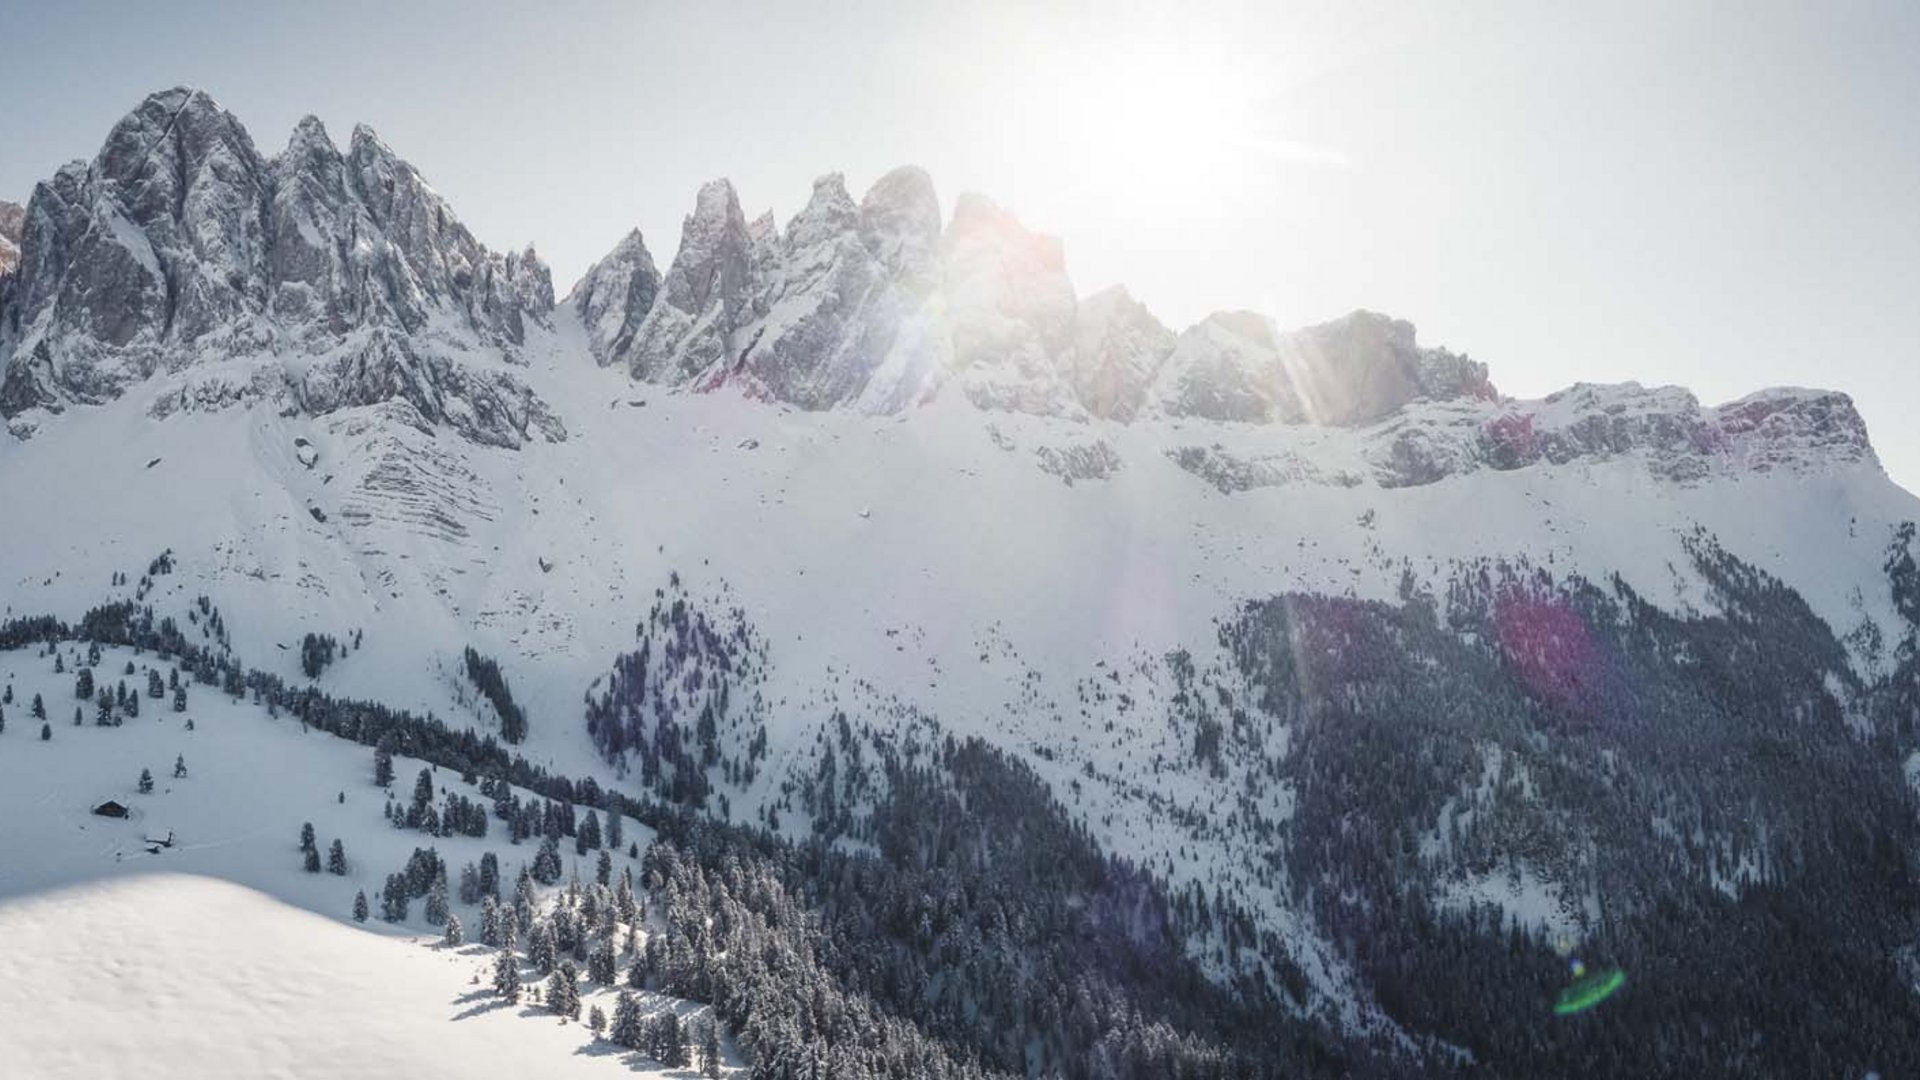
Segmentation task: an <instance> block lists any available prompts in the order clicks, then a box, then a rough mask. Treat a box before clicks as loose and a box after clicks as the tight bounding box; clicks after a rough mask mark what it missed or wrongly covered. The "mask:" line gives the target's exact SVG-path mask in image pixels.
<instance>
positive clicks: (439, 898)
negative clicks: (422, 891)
mask: <svg viewBox="0 0 1920 1080" xmlns="http://www.w3.org/2000/svg"><path fill="white" fill-rule="evenodd" d="M426 914H427V925H429V926H439V925H441V924H442V923H445V922H446V921H447V919H448V917H449V913H448V911H447V880H446V879H445V878H436V879H435V880H434V882H433V886H432V887H431V888H429V889H428V890H427V913H426Z"/></svg>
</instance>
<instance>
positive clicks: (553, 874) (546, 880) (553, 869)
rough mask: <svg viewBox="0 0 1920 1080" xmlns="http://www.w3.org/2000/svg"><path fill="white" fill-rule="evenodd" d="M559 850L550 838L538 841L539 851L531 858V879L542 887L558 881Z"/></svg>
mask: <svg viewBox="0 0 1920 1080" xmlns="http://www.w3.org/2000/svg"><path fill="white" fill-rule="evenodd" d="M560 870H561V867H560V850H559V848H558V847H557V846H556V845H555V844H554V841H553V838H552V837H547V838H546V839H544V840H542V841H540V850H539V852H538V853H536V854H535V855H534V857H533V877H534V880H535V881H538V882H539V883H540V884H542V885H552V884H554V883H556V882H558V881H559V880H560Z"/></svg>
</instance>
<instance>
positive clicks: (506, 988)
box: [493, 948, 520, 1004]
mask: <svg viewBox="0 0 1920 1080" xmlns="http://www.w3.org/2000/svg"><path fill="white" fill-rule="evenodd" d="M493 992H494V993H496V994H499V995H500V996H501V997H503V998H506V999H507V1000H508V1001H511V1002H514V1003H515V1004H518V1003H519V1001H520V959H519V957H516V956H514V955H513V949H512V948H505V949H501V950H500V955H499V956H496V957H494V958H493Z"/></svg>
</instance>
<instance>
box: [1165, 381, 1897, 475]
mask: <svg viewBox="0 0 1920 1080" xmlns="http://www.w3.org/2000/svg"><path fill="white" fill-rule="evenodd" d="M1341 434H1342V437H1341V438H1339V439H1336V440H1317V441H1313V442H1311V443H1307V442H1298V443H1296V442H1292V441H1288V440H1277V441H1276V440H1266V441H1265V442H1263V443H1262V442H1248V441H1241V442H1240V443H1239V444H1238V445H1234V446H1227V445H1223V444H1221V443H1219V442H1215V443H1213V444H1211V445H1206V446H1199V445H1193V446H1181V447H1176V448H1174V449H1171V450H1169V451H1168V452H1167V456H1168V458H1169V459H1171V460H1172V461H1173V462H1174V463H1175V464H1177V465H1179V466H1180V467H1181V468H1183V469H1186V470H1187V471H1188V472H1191V473H1193V474H1195V475H1196V476H1199V477H1200V478H1201V479H1203V480H1206V481H1207V482H1208V483H1210V484H1213V485H1214V486H1215V487H1218V488H1219V489H1220V490H1221V491H1224V492H1236V491H1246V490H1249V489H1252V488H1260V487H1283V486H1291V485H1309V486H1310V485H1331V486H1337V487H1355V486H1359V485H1361V484H1365V483H1372V484H1375V485H1378V486H1379V487H1382V488H1402V487H1422V486H1425V485H1428V484H1435V483H1439V482H1440V481H1443V480H1447V479H1450V478H1453V477H1458V476H1465V475H1468V474H1471V473H1477V472H1483V471H1489V470H1490V471H1495V472H1511V471H1514V470H1518V469H1528V468H1553V467H1560V466H1581V465H1588V464H1598V463H1602V462H1607V461H1613V460H1615V459H1621V460H1625V461H1631V462H1636V463H1637V464H1638V465H1639V466H1641V467H1643V468H1644V469H1645V470H1646V472H1647V474H1648V475H1650V476H1652V477H1654V478H1656V479H1659V480H1664V481H1668V482H1671V483H1676V484H1681V485H1690V484H1694V483H1697V482H1700V481H1703V480H1708V479H1710V478H1713V477H1715V476H1729V475H1752V474H1756V473H1771V472H1800V473H1806V472H1819V471H1824V470H1829V469H1833V468H1836V467H1844V466H1848V465H1855V464H1861V463H1867V464H1877V463H1878V459H1877V458H1876V457H1875V455H1874V452H1873V447H1872V445H1871V444H1870V443H1869V442H1868V441H1867V430H1866V425H1865V423H1864V422H1863V421H1862V420H1861V419H1860V414H1859V413H1858V412H1857V411H1856V410H1855V409H1854V406H1853V401H1852V399H1850V398H1849V397H1847V395H1845V394H1840V393H1835V392H1832V391H1823V390H1799V389H1792V388H1779V389H1772V390H1764V391H1761V392H1760V393H1757V394H1752V395H1749V396H1747V397H1744V398H1741V399H1739V400H1737V401H1733V402H1729V403H1727V404H1725V405H1720V406H1717V407H1707V406H1703V405H1701V404H1700V402H1699V400H1698V399H1696V398H1695V397H1694V396H1693V395H1692V394H1690V393H1688V392H1687V391H1685V390H1682V389H1680V388H1679V387H1674V386H1666V387H1644V386H1640V385H1639V384H1637V383H1624V384H1621V385H1617V386H1596V385H1592V384H1586V383H1583V384H1580V385H1577V386H1573V387H1570V388H1568V389H1566V390H1563V391H1561V392H1559V393H1557V394H1551V395H1549V396H1547V397H1545V398H1542V399H1539V400H1537V401H1513V400H1495V399H1492V398H1482V397H1476V396H1471V395H1467V396H1455V397H1452V398H1449V399H1439V400H1435V399H1428V400H1422V401H1417V402H1414V403H1411V404H1409V405H1406V406H1404V407H1402V408H1401V409H1399V410H1397V411H1395V412H1394V413H1393V414H1391V415H1389V416H1387V417H1385V418H1383V419H1381V420H1380V421H1378V422H1376V423H1373V424H1368V425H1364V426H1360V427H1356V428H1353V429H1350V430H1349V431H1346V432H1343V433H1341Z"/></svg>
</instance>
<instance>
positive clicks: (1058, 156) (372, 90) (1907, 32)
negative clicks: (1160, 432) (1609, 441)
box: [0, 0, 1920, 488]
mask: <svg viewBox="0 0 1920 1080" xmlns="http://www.w3.org/2000/svg"><path fill="white" fill-rule="evenodd" d="M0 26H4V27H6V31H7V33H6V38H7V44H6V46H5V50H6V54H7V57H8V63H7V64H6V65H4V66H0V97H3V98H4V100H6V101H7V102H8V103H9V109H8V122H7V125H6V128H5V130H4V134H0V198H9V199H15V200H18V201H22V202H24V201H25V200H26V199H27V197H28V196H29V195H30V193H31V191H32V188H33V184H34V183H35V182H37V181H38V180H40V179H43V178H45V177H47V176H49V175H51V174H52V172H53V171H54V169H55V168H57V167H58V166H59V165H60V164H61V163H63V162H65V161H68V160H72V159H75V158H85V157H90V156H91V155H92V154H93V153H94V152H95V151H96V150H97V149H98V147H99V145H100V142H101V140H102V139H103V138H104V136H105V134H106V132H107V130H108V128H109V127H110V126H111V125H112V124H113V123H114V121H116V120H117V119H118V118H119V117H120V116H122V115H123V114H124V113H125V112H126V111H127V110H128V109H130V108H131V107H132V106H133V105H134V104H136V103H137V102H138V101H139V100H140V99H141V98H142V97H143V96H145V95H146V94H147V93H150V92H152V91H154V90H157V89H161V88H164V87H168V86H173V85H178V84H187V85H193V86H198V87H201V88H204V89H206V90H208V91H209V92H211V93H212V94H213V95H214V96H215V97H216V98H218V99H219V100H220V101H221V102H222V103H223V104H224V105H226V106H227V107H228V108H230V109H232V110H233V111H234V112H235V113H236V114H237V115H239V117H240V118H241V119H242V120H243V121H244V122H245V123H246V124H247V126H248V128H249V130H251V132H252V133H253V136H254V138H255V140H256V141H257V142H258V143H259V144H260V146H261V149H262V151H263V152H265V153H274V152H277V151H278V150H279V148H280V147H281V146H282V145H283V144H284V140H285V139H286V137H287V134H288V133H289V132H290V131H291V130H292V127H293V125H294V123H295V121H296V120H298V118H299V117H301V116H303V115H305V114H307V113H313V114H316V115H318V116H320V117H321V119H323V120H324V121H326V123H327V124H328V127H329V129H330V130H331V131H332V132H333V134H334V135H335V137H336V139H339V140H342V141H344V138H345V136H346V134H347V132H348V131H350V130H351V128H352V126H353V125H354V124H355V123H358V122H362V121H364V122H366V123H369V124H371V125H372V126H373V127H374V128H375V129H377V130H378V131H379V132H380V133H381V135H382V137H383V138H385V139H386V141H387V142H388V143H390V144H391V145H392V146H393V147H394V148H395V150H396V151H398V152H399V153H400V154H401V155H402V156H404V157H406V158H407V159H409V160H410V161H412V162H414V163H415V164H416V165H417V166H419V167H420V169H421V170H422V171H423V172H424V173H425V174H426V176H427V177H428V179H429V180H430V181H431V182H432V183H433V184H434V185H435V186H436V187H437V188H439V189H440V191H441V192H442V193H444V194H445V195H446V196H447V198H448V199H449V200H450V201H451V202H452V204H453V206H454V207H455V208H456V209H457V210H458V212H459V213H460V214H461V216H462V218H463V219H464V220H465V221H466V223H467V224H468V225H469V227H471V228H472V229H473V231H474V233H475V234H476V235H477V236H478V237H479V238H480V239H481V240H482V241H483V242H484V243H487V244H488V245H490V246H493V247H496V248H509V247H517V246H519V245H522V244H525V243H527V242H529V241H531V242H534V243H536V244H537V245H538V247H539V249H540V252H541V254H542V255H543V257H545V258H546V259H547V260H548V261H549V262H550V263H551V264H552V266H553V269H554V278H555V283H556V287H557V288H558V290H559V291H561V292H564V291H565V290H566V289H567V288H568V287H569V286H570V285H571V284H572V282H573V281H574V280H575V279H576V278H577V277H578V276H579V275H580V273H581V272H582V271H584V270H585V268H586V267H587V265H588V264H589V263H590V262H592V261H593V260H594V259H596V258H598V257H599V256H600V255H602V254H604V253H605V252H606V251H607V250H608V249H610V248H611V247H612V246H613V244H614V243H615V241H616V240H617V239H618V238H619V237H620V236H621V235H622V234H624V233H625V232H626V231H627V230H628V229H630V228H632V227H633V226H635V225H638V226H640V227H641V229H642V230H643V232H644V233H645V235H646V238H647V243H648V246H649V247H650V248H651V250H652V251H653V253H654V256H655V258H656V259H657V260H658V261H659V262H660V263H661V265H662V266H663V267H664V266H665V264H666V263H667V262H668V261H669V260H670V259H671V258H672V256H673V252H674V249H675V247H676V246H677V244H678V240H679V223H680V219H681V217H682V215H684V214H685V213H686V212H687V210H688V209H689V208H690V207H691V205H692V200H693V193H694V191H695V189H696V188H697V187H698V185H699V184H700V183H701V182H702V181H704V180H707V179H711V178H713V177H715V176H727V177H729V178H731V179H732V180H733V181H734V183H735V185H736V187H737V188H738V189H739V191H740V194H741V199H742V201H743V203H744V204H745V207H746V209H747V210H748V212H749V213H750V214H752V213H757V212H758V211H760V210H761V209H765V208H772V209H773V210H774V212H775V214H776V216H777V217H779V218H780V219H781V220H782V221H783V222H784V220H785V219H786V217H787V216H789V215H791V214H792V213H793V212H794V211H796V210H798V209H799V208H800V206H801V205H802V204H803V203H804V201H805V199H806V197H807V195H808V193H809V190H810V184H811V181H812V179H813V178H814V177H816V176H818V175H820V174H822V173H826V172H832V171H839V172H844V173H845V174H846V177H847V181H848V186H849V188H850V189H851V190H852V191H853V192H854V193H855V195H856V197H857V196H858V195H859V193H861V192H862V191H863V190H864V189H865V187H866V186H867V185H868V184H870V183H871V182H872V181H873V180H874V179H876V178H877V177H878V176H880V175H881V174H882V173H883V172H885V171H886V170H887V169H889V168H892V167H893V166H896V165H899V164H904V163H912V164H918V165H921V166H923V167H925V168H926V169H927V170H928V171H929V172H930V173H931V174H932V176H933V178H934V182H935V184H936V186H937V188H938V190H939V192H940V194H941V197H942V200H943V202H944V203H945V204H946V205H947V206H948V207H949V208H950V207H951V205H952V202H953V198H954V196H955V195H957V194H958V193H960V192H962V191H980V192H983V193H986V194H987V195H989V196H990V197H992V198H993V199H994V200H995V201H997V202H999V203H1001V204H1002V205H1004V206H1006V207H1008V208H1009V209H1011V210H1013V211H1014V212H1015V213H1017V214H1019V215H1020V217H1021V218H1022V220H1024V221H1025V222H1026V223H1027V224H1028V225H1030V226H1032V227H1034V228H1036V229H1039V230H1042V231H1045V232H1049V233H1052V234H1055V235H1058V236H1060V237H1062V238H1063V240H1064V241H1065V244H1066V252H1067V261H1068V267H1069V270H1070V272H1071V273H1072V275H1073V278H1074V281H1075V284H1076V286H1077V287H1078V288H1079V290H1080V292H1081V293H1082V294H1083V295H1085V294H1087V293H1091V292H1093V291H1095V290H1097V289H1100V288H1103V287H1105V286H1107V285H1111V284H1116V283H1124V284H1125V285H1127V286H1128V288H1129V289H1130V291H1131V292H1132V293H1133V294H1134V295H1135V296H1136V297H1138V298H1139V299H1141V300H1142V301H1143V302H1145V303H1146V304H1147V305H1148V306H1149V307H1150V308H1151V309H1153V311H1154V312H1155V313H1156V314H1158V315H1159V316H1160V317H1161V319H1162V320H1163V321H1165V322H1167V323H1168V324H1169V325H1171V326H1173V327H1175V328H1176V329H1178V328H1180V327H1183V326H1185V325H1187V324H1190V323H1191V322H1193V321H1195V320H1197V319H1199V318H1201V317H1202V316H1204V315H1205V314H1207V313H1208V312H1209V311H1213V310H1219V309H1226V308H1252V309H1255V310H1259V311H1262V312H1265V313H1267V314H1270V315H1272V316H1273V317H1274V318H1276V319H1277V320H1278V321H1279V322H1280V323H1281V324H1282V325H1288V326H1292V325H1300V324H1305V323H1311V322H1318V321H1322V320H1325V319H1329V318H1332V317H1335V316H1338V315H1340V314H1343V313H1345V312H1347V311H1350V310H1353V309H1355V308H1370V309H1373V310H1378V311H1385V312H1388V313H1391V314H1393V315H1396V316H1398V317H1401V318H1405V319H1408V320H1411V321H1412V322H1414V323H1415V324H1416V325H1418V326H1419V328H1420V333H1421V338H1422V340H1423V341H1425V342H1427V343H1430V344H1444V345H1447V346H1449V347H1451V348H1454V349H1456V350H1461V351H1465V352H1468V353H1470V354H1472V355H1473V356H1474V357H1476V358H1477V359H1480V360H1482V361H1485V362H1486V363H1488V364H1489V366H1490V367H1491V369H1492V374H1493V378H1494V381H1495V382H1496V384H1497V385H1498V386H1499V387H1500V388H1501V389H1502V390H1503V391H1504V392H1506V393H1509V394H1514V395H1517V396H1537V395H1540V394H1544V393H1549V392H1551V391H1553V390H1556V389H1559V388H1561V387H1563V386H1565V385H1567V384H1569V383H1573V382H1577V381H1588V382H1612V381H1621V380H1628V379H1633V380H1638V381H1641V382H1644V383H1649V384H1661V383H1676V384H1680V385H1683V386H1686V387H1688V388H1690V389H1692V390H1693V391H1694V392H1695V393H1697V394H1698V395H1699V396H1700V398H1701V399H1702V401H1704V402H1707V403H1710V404H1711V403H1718V402H1720V401H1724V400H1727V399H1730V398H1733V397H1738V396H1740V395H1742V394H1745V393H1748V392H1751V391H1753V390H1756V389H1759V388H1761V387H1764V386H1770V385H1812V386H1823V387H1833V388H1836V389H1840V390H1844V391H1847V392H1849V393H1851V394H1852V395H1853V396H1854V398H1855V400H1856V401H1857V403H1858V404H1859V407H1860V410H1861V412H1862V413H1863V415H1865V417H1866V419H1867V421H1868V424H1869V427H1870V429H1871V431H1872V434H1873V437H1874V442H1875V446H1876V448H1877V449H1878V450H1879V452H1880V455H1881V458H1882V460H1883V461H1884V462H1885V464H1886V465H1887V468H1888V470H1889V472H1890V473H1892V475H1893V476H1894V477H1895V479H1897V480H1900V481H1901V482H1903V483H1905V484H1906V485H1907V486H1909V487H1910V488H1912V487H1920V440H1914V439H1913V438H1912V437H1911V436H1910V435H1909V434H1908V424H1907V423H1906V419H1907V417H1909V416H1912V415H1914V414H1916V413H1920V363H1917V362H1916V361H1920V355H1916V353H1917V352H1920V350H1917V349H1916V345H1915V342H1916V341H1920V197H1916V193H1920V115H1916V109H1915V103H1916V102H1920V64H1916V63H1914V57H1916V56H1920V6H1915V5H1911V4H1902V3H1898V2H1879V0H1859V2H1846V3H1837V4H1832V5H1823V6H1821V7H1820V8H1818V9H1815V8H1811V7H1805V6H1802V5H1793V4H1787V3H1772V2H1764V3H1758V4H1733V3H1714V2H1703V0H1676V2H1668V3H1651V2H1634V3H1628V4H1623V5H1614V6H1611V7H1609V8H1607V9H1605V10H1598V9H1596V10H1589V11H1577V12H1576V11H1568V10H1548V9H1547V6H1544V5H1528V4H1523V3H1518V2H1497V3H1488V4H1473V5H1469V4H1466V3H1439V4H1431V5H1426V6H1423V7H1420V8H1418V9H1412V8H1407V7H1402V6H1400V5H1387V4H1377V3H1371V2H1368V3H1360V4H1337V3H1331V2H1306V3H1271V4H1270V3H1234V2H1227V0H1195V2H1192V3H1187V4H1182V5H1178V6H1177V7H1173V8H1170V7H1169V6H1167V5H1125V4H1089V5H1067V4H1052V5H1019V4H1013V3H995V4H989V5H981V6H975V7H973V8H971V9H969V10H964V11H963V10H958V8H957V6H954V5H934V4H921V3H898V4H884V3H848V4H840V5H835V6H834V8H833V10H832V11H831V12H825V11H801V10H798V9H797V6H796V7H794V8H788V7H785V6H781V7H774V6H771V5H768V6H756V5H746V4H729V3H716V4H708V5H701V6H699V7H698V8H690V7H687V6H685V5H678V6H676V5H663V4H612V3H604V4H603V3H559V4H554V5H549V6H545V7H543V8H541V9H539V10H534V9H530V8H524V7H521V6H516V5H505V4H495V3H465V4H451V3H421V4H406V5H392V4H384V5H383V4H375V3H367V2H352V3H329V4H324V5H319V4H316V5H310V6H305V7H298V8H296V7H292V6H287V7H280V6H274V7H271V8H256V6H255V5H252V4H248V3H240V2H222V3H202V4H191V5H170V6H167V7H164V8H162V7H156V6H149V5H133V4H107V3H98V4H95V3H76V4H69V5H45V4H37V3H25V2H19V0H0Z"/></svg>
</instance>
